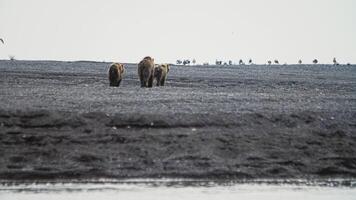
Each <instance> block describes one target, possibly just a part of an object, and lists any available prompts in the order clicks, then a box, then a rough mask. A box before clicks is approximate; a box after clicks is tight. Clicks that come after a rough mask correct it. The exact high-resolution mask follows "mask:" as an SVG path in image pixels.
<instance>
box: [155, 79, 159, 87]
mask: <svg viewBox="0 0 356 200" xmlns="http://www.w3.org/2000/svg"><path fill="white" fill-rule="evenodd" d="M159 82H160V81H159V77H156V86H157V87H158V86H159Z"/></svg>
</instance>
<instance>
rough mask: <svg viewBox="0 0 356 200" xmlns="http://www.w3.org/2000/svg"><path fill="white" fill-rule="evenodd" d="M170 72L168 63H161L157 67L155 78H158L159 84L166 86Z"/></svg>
mask: <svg viewBox="0 0 356 200" xmlns="http://www.w3.org/2000/svg"><path fill="white" fill-rule="evenodd" d="M168 72H169V65H168V64H164V65H159V66H157V67H155V70H154V78H155V79H156V82H157V86H164V83H165V82H166V78H167V75H168Z"/></svg>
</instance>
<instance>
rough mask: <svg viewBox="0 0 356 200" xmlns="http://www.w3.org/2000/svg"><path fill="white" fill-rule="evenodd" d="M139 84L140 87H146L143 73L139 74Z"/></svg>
mask: <svg viewBox="0 0 356 200" xmlns="http://www.w3.org/2000/svg"><path fill="white" fill-rule="evenodd" d="M140 82H141V87H146V81H145V80H144V76H143V72H142V71H141V72H140Z"/></svg>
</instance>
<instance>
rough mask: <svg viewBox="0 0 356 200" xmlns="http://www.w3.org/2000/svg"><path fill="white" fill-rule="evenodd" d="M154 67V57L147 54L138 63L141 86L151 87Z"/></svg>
mask: <svg viewBox="0 0 356 200" xmlns="http://www.w3.org/2000/svg"><path fill="white" fill-rule="evenodd" d="M154 67H155V63H154V59H153V58H151V57H149V56H147V57H145V58H144V59H143V60H142V61H141V62H140V63H139V64H138V76H139V78H140V82H141V87H152V85H153V70H154Z"/></svg>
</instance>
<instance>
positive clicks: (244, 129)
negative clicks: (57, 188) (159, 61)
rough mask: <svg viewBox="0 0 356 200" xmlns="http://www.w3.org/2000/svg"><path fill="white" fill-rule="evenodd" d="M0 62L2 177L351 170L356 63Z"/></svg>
mask: <svg viewBox="0 0 356 200" xmlns="http://www.w3.org/2000/svg"><path fill="white" fill-rule="evenodd" d="M108 65H109V63H100V62H56V61H15V62H10V61H0V179H7V180H36V179H51V180H53V179H78V178H79V179H91V178H94V179H95V178H161V177H170V178H172V177H173V178H174V177H179V178H213V179H217V178H222V179H255V178H306V179H309V178H311V179H313V178H355V177H356V66H326V65H317V66H308V65H295V66H173V67H172V69H171V71H170V74H169V75H168V80H167V83H166V85H167V86H166V87H160V88H157V87H154V88H152V89H143V88H140V87H139V81H138V78H137V74H136V73H137V68H136V66H135V65H127V67H126V72H127V73H126V75H125V78H124V80H123V81H122V85H121V87H120V88H112V87H109V86H108V84H109V83H108V79H107V69H108Z"/></svg>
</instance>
